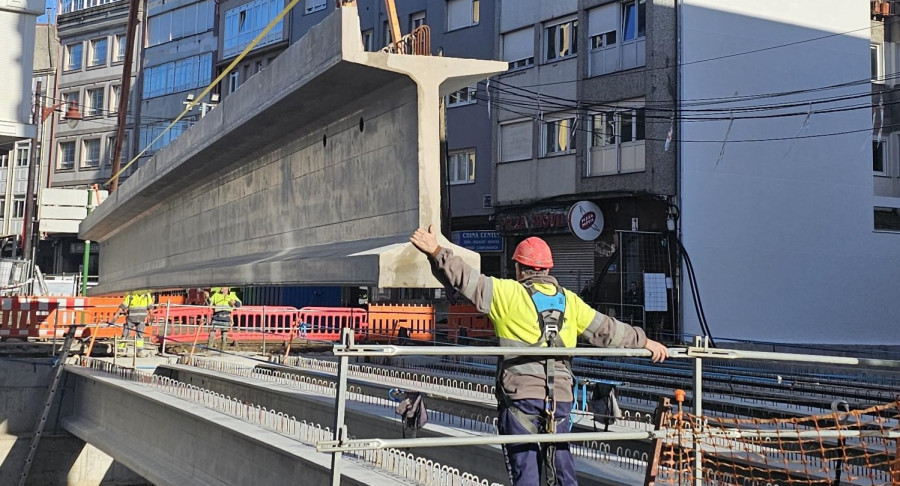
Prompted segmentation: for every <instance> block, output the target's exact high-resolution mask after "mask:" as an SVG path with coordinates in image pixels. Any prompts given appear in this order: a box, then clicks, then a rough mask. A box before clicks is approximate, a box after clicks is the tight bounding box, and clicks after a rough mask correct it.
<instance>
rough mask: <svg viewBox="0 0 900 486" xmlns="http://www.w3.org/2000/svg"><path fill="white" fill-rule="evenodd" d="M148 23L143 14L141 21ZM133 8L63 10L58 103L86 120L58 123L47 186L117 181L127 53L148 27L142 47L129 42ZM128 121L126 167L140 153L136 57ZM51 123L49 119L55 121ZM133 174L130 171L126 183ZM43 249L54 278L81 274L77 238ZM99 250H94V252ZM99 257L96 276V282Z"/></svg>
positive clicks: (104, 5)
mask: <svg viewBox="0 0 900 486" xmlns="http://www.w3.org/2000/svg"><path fill="white" fill-rule="evenodd" d="M138 18H139V19H140V18H142V14H139V15H138ZM127 21H128V2H127V1H124V0H115V1H108V0H87V1H85V0H68V1H65V2H63V3H62V5H61V8H60V12H59V16H58V20H57V29H58V35H59V43H60V50H61V52H60V63H59V64H60V66H59V83H58V89H57V92H56V94H55V96H54V97H53V101H54V102H63V101H64V102H66V103H67V104H69V105H76V106H78V108H79V111H80V112H81V115H82V117H83V119H82V120H80V121H79V122H78V123H77V124H73V123H71V120H69V121H67V120H65V119H63V118H62V117H59V118H56V121H55V122H54V123H55V125H54V136H53V140H54V143H53V150H52V153H50V157H49V161H48V165H49V167H50V170H49V180H48V182H47V185H48V187H54V188H73V189H74V188H79V189H86V188H88V187H90V185H91V184H95V183H104V182H106V181H108V180H109V178H110V176H111V175H112V155H113V150H114V147H115V136H116V127H117V116H118V107H119V100H120V97H121V96H123V93H122V90H121V81H122V69H123V66H124V61H125V53H126V52H127V49H129V48H136V47H135V46H140V45H141V38H140V37H141V32H143V22H141V23H139V24H138V28H137V33H138V34H137V36H138V39H136V40H135V42H130V41H129V39H126V34H125V31H126V24H127ZM134 59H135V61H134V66H133V69H132V81H131V84H132V89H131V93H127V95H129V96H131V98H130V100H129V110H128V111H129V112H130V114H129V116H128V117H127V124H126V127H125V128H126V129H125V137H126V138H125V142H124V145H123V149H122V160H124V161H126V162H127V161H128V160H130V159H131V157H132V156H133V154H134V153H135V152H134V150H135V146H136V143H135V139H134V122H135V119H136V117H135V116H134V115H132V114H133V113H135V111H136V109H135V107H136V106H137V105H136V103H137V100H138V98H137V95H136V90H135V88H134V86H135V78H136V76H137V74H138V73H139V72H140V67H141V65H140V62H139V61H138V58H137V56H134ZM48 123H50V120H48ZM131 171H133V169H131V170H130V171H129V172H126V173H125V174H124V176H127V175H128V174H129V173H130V172H131ZM46 236H47V238H46V240H45V241H42V242H41V253H42V254H44V253H45V249H46V252H48V253H50V254H51V255H53V256H52V264H49V268H48V267H46V266H45V271H46V272H48V273H50V272H53V273H70V272H78V271H79V270H80V267H81V265H82V257H83V249H84V246H83V245H84V243H83V242H81V241H80V240H79V239H78V237H77V234H76V233H74V232H72V233H62V232H61V233H49V234H47V235H46ZM95 251H98V250H97V249H96V248H95V247H94V246H93V245H92V247H91V252H92V253H94V252H95ZM96 262H97V258H91V263H90V268H89V271H90V273H91V274H92V275H96V271H97V270H96Z"/></svg>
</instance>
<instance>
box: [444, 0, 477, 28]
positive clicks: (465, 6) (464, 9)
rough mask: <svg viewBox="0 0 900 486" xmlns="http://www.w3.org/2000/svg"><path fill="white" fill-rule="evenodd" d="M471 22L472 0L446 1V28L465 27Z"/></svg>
mask: <svg viewBox="0 0 900 486" xmlns="http://www.w3.org/2000/svg"><path fill="white" fill-rule="evenodd" d="M471 23H472V0H448V1H447V30H453V29H459V28H462V27H467V26H469V25H470V24H471Z"/></svg>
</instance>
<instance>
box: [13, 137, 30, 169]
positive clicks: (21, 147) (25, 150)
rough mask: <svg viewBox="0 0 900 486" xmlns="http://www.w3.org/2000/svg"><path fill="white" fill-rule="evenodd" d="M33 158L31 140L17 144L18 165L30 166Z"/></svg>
mask: <svg viewBox="0 0 900 486" xmlns="http://www.w3.org/2000/svg"><path fill="white" fill-rule="evenodd" d="M30 158H31V142H26V143H23V144H16V167H28V161H29V159H30Z"/></svg>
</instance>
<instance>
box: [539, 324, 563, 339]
mask: <svg viewBox="0 0 900 486" xmlns="http://www.w3.org/2000/svg"><path fill="white" fill-rule="evenodd" d="M557 334H559V326H558V325H556V324H547V325H546V326H544V336H543V337H544V339H545V340H547V341H552V340H553V338H555V337H556V335H557Z"/></svg>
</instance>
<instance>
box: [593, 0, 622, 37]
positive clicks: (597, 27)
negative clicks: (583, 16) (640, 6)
mask: <svg viewBox="0 0 900 486" xmlns="http://www.w3.org/2000/svg"><path fill="white" fill-rule="evenodd" d="M613 30H619V4H618V3H611V4H609V5H604V6H602V7H599V8H595V9H593V10H591V11H590V12H588V36H589V37H593V36H595V35H599V34H603V33H604V32H610V31H613Z"/></svg>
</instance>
